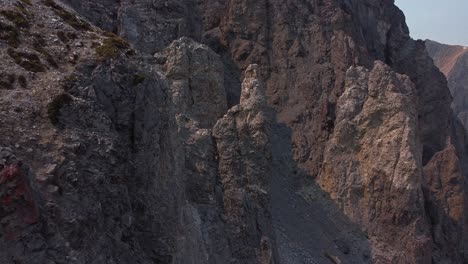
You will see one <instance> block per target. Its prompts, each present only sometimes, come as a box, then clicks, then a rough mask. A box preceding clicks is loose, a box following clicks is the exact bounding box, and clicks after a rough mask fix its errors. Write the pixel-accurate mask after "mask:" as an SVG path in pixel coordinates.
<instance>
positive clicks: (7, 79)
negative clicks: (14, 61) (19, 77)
mask: <svg viewBox="0 0 468 264" xmlns="http://www.w3.org/2000/svg"><path fill="white" fill-rule="evenodd" d="M15 80H16V78H15V75H14V74H9V73H5V72H0V88H3V89H13V88H14V86H13V85H14V84H15Z"/></svg>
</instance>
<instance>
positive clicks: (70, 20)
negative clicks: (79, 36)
mask: <svg viewBox="0 0 468 264" xmlns="http://www.w3.org/2000/svg"><path fill="white" fill-rule="evenodd" d="M44 4H45V5H46V6H49V7H51V8H52V9H53V10H54V13H55V14H56V15H57V16H59V17H60V18H62V19H63V21H65V23H67V24H69V25H70V26H72V27H73V28H74V29H76V30H80V31H81V30H91V26H90V25H89V24H88V23H87V22H85V21H83V20H81V19H79V18H77V17H76V16H75V15H74V14H72V13H71V12H69V11H67V10H65V8H63V7H61V6H59V5H58V4H57V3H55V2H54V1H53V0H45V1H44Z"/></svg>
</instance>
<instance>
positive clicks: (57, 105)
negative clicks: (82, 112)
mask: <svg viewBox="0 0 468 264" xmlns="http://www.w3.org/2000/svg"><path fill="white" fill-rule="evenodd" d="M71 101H72V98H71V96H70V95H68V94H59V95H57V96H56V97H55V98H54V100H52V102H50V103H49V104H48V105H47V116H48V117H49V120H50V122H51V123H52V124H54V125H56V124H58V122H59V114H60V109H62V107H64V106H65V105H66V104H69V103H70V102H71Z"/></svg>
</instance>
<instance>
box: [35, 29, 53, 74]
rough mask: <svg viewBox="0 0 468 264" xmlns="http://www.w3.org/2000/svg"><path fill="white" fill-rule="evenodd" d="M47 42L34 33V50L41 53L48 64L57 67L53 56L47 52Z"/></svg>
mask: <svg viewBox="0 0 468 264" xmlns="http://www.w3.org/2000/svg"><path fill="white" fill-rule="evenodd" d="M46 46H47V43H46V41H45V39H44V38H43V37H42V36H41V35H39V34H34V41H33V47H34V50H35V51H37V52H39V53H41V54H42V55H43V56H44V57H45V60H46V61H47V63H49V65H50V66H52V67H54V68H58V65H57V63H56V62H55V60H54V57H52V55H50V54H49V52H48V51H47V50H46V48H45V47H46Z"/></svg>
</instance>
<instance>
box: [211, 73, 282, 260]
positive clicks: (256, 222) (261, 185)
mask: <svg viewBox="0 0 468 264" xmlns="http://www.w3.org/2000/svg"><path fill="white" fill-rule="evenodd" d="M257 68H258V66H257V65H251V66H250V67H249V68H248V69H247V71H246V78H245V80H244V82H243V86H242V94H241V96H242V97H241V98H242V99H241V103H240V104H239V105H238V106H235V107H233V108H232V109H230V110H229V111H228V112H227V114H226V115H225V116H224V117H223V118H222V119H220V120H219V121H218V122H217V123H216V125H215V127H214V128H213V135H214V137H215V139H216V144H217V149H218V156H219V173H220V181H221V183H222V187H223V191H224V195H223V202H224V210H225V216H226V224H227V227H228V234H229V242H230V245H231V246H232V250H233V256H234V257H235V258H236V261H235V262H234V263H276V261H275V259H276V256H275V251H276V246H275V240H274V234H273V229H272V225H271V217H270V207H271V205H270V201H269V200H270V197H269V195H270V190H269V182H270V181H271V179H269V178H268V177H269V176H270V175H271V143H270V139H269V138H270V136H271V132H270V127H269V126H271V124H272V122H273V120H272V116H271V113H268V111H267V109H266V107H267V106H266V100H265V96H264V93H265V91H264V90H265V85H264V83H262V81H261V80H259V79H258V77H257V74H258V69H257ZM246 242H247V243H246Z"/></svg>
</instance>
